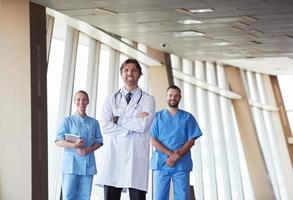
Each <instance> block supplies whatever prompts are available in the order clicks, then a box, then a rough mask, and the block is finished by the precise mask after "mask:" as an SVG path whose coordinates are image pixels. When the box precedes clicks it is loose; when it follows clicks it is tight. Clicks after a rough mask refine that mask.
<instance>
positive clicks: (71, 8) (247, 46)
mask: <svg viewBox="0 0 293 200" xmlns="http://www.w3.org/2000/svg"><path fill="white" fill-rule="evenodd" d="M34 2H36V3H40V4H42V5H45V6H47V7H49V8H52V9H54V10H57V11H59V12H62V13H64V14H66V15H69V16H71V17H74V18H76V19H79V20H82V21H85V22H87V23H89V24H91V25H93V26H95V27H97V28H99V29H102V30H104V31H105V32H108V33H111V34H113V35H117V36H121V37H123V38H126V39H129V40H132V41H136V42H140V43H144V44H146V45H148V46H150V47H152V48H155V49H158V50H160V51H165V52H168V53H173V54H176V55H178V56H180V57H182V58H186V59H189V60H212V61H215V60H216V61H218V62H222V63H226V64H231V65H234V66H238V67H242V68H250V69H251V68H252V67H253V68H252V69H253V70H255V71H260V72H263V73H269V74H287V73H291V74H293V1H292V0H197V1H196V0H83V1H80V0H43V1H42V0H34ZM207 8H211V9H212V10H213V12H206V13H194V12H190V11H189V10H192V9H207ZM183 20H199V21H200V22H202V23H200V24H182V23H179V21H183ZM179 31H196V32H199V33H202V34H203V35H201V36H189V37H175V36H174V35H173V34H174V32H179Z"/></svg>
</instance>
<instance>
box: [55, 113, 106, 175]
mask: <svg viewBox="0 0 293 200" xmlns="http://www.w3.org/2000/svg"><path fill="white" fill-rule="evenodd" d="M65 133H70V134H74V135H78V136H80V138H81V139H82V140H83V141H84V142H85V147H88V146H91V145H93V144H96V143H97V144H103V139H102V135H101V131H100V125H99V122H98V121H97V120H96V119H94V118H92V117H89V116H85V117H84V118H82V117H81V116H80V115H78V114H74V115H71V116H69V117H66V118H64V120H63V122H62V123H61V125H60V127H59V129H58V131H57V136H56V141H57V140H64V139H65ZM62 173H71V174H76V175H87V176H88V175H94V174H96V173H97V169H96V161H95V154H94V152H90V153H88V154H87V155H85V156H79V155H78V154H77V153H76V149H74V148H64V158H63V165H62Z"/></svg>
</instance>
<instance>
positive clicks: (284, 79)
mask: <svg viewBox="0 0 293 200" xmlns="http://www.w3.org/2000/svg"><path fill="white" fill-rule="evenodd" d="M278 81H279V84H280V89H281V92H282V97H283V101H284V104H285V108H286V111H287V116H288V120H289V123H290V127H291V130H292V128H293V95H292V85H293V76H292V75H279V76H278Z"/></svg>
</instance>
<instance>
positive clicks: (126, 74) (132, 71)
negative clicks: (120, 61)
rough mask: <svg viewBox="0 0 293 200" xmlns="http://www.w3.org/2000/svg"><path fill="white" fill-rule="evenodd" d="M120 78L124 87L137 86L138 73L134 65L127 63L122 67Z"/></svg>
mask: <svg viewBox="0 0 293 200" xmlns="http://www.w3.org/2000/svg"><path fill="white" fill-rule="evenodd" d="M121 77H122V80H123V82H124V85H125V86H131V87H133V86H137V85H138V80H139V78H140V72H139V70H138V69H137V68H136V66H135V64H133V63H128V64H126V65H125V66H124V67H123V69H122V72H121Z"/></svg>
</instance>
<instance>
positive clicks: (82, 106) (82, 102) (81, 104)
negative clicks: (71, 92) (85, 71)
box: [74, 92, 89, 113]
mask: <svg viewBox="0 0 293 200" xmlns="http://www.w3.org/2000/svg"><path fill="white" fill-rule="evenodd" d="M74 103H75V105H76V109H77V110H78V112H79V113H84V112H85V110H86V107H87V105H88V104H89V99H88V96H87V95H86V94H85V93H83V92H77V93H76V94H75V96H74Z"/></svg>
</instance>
